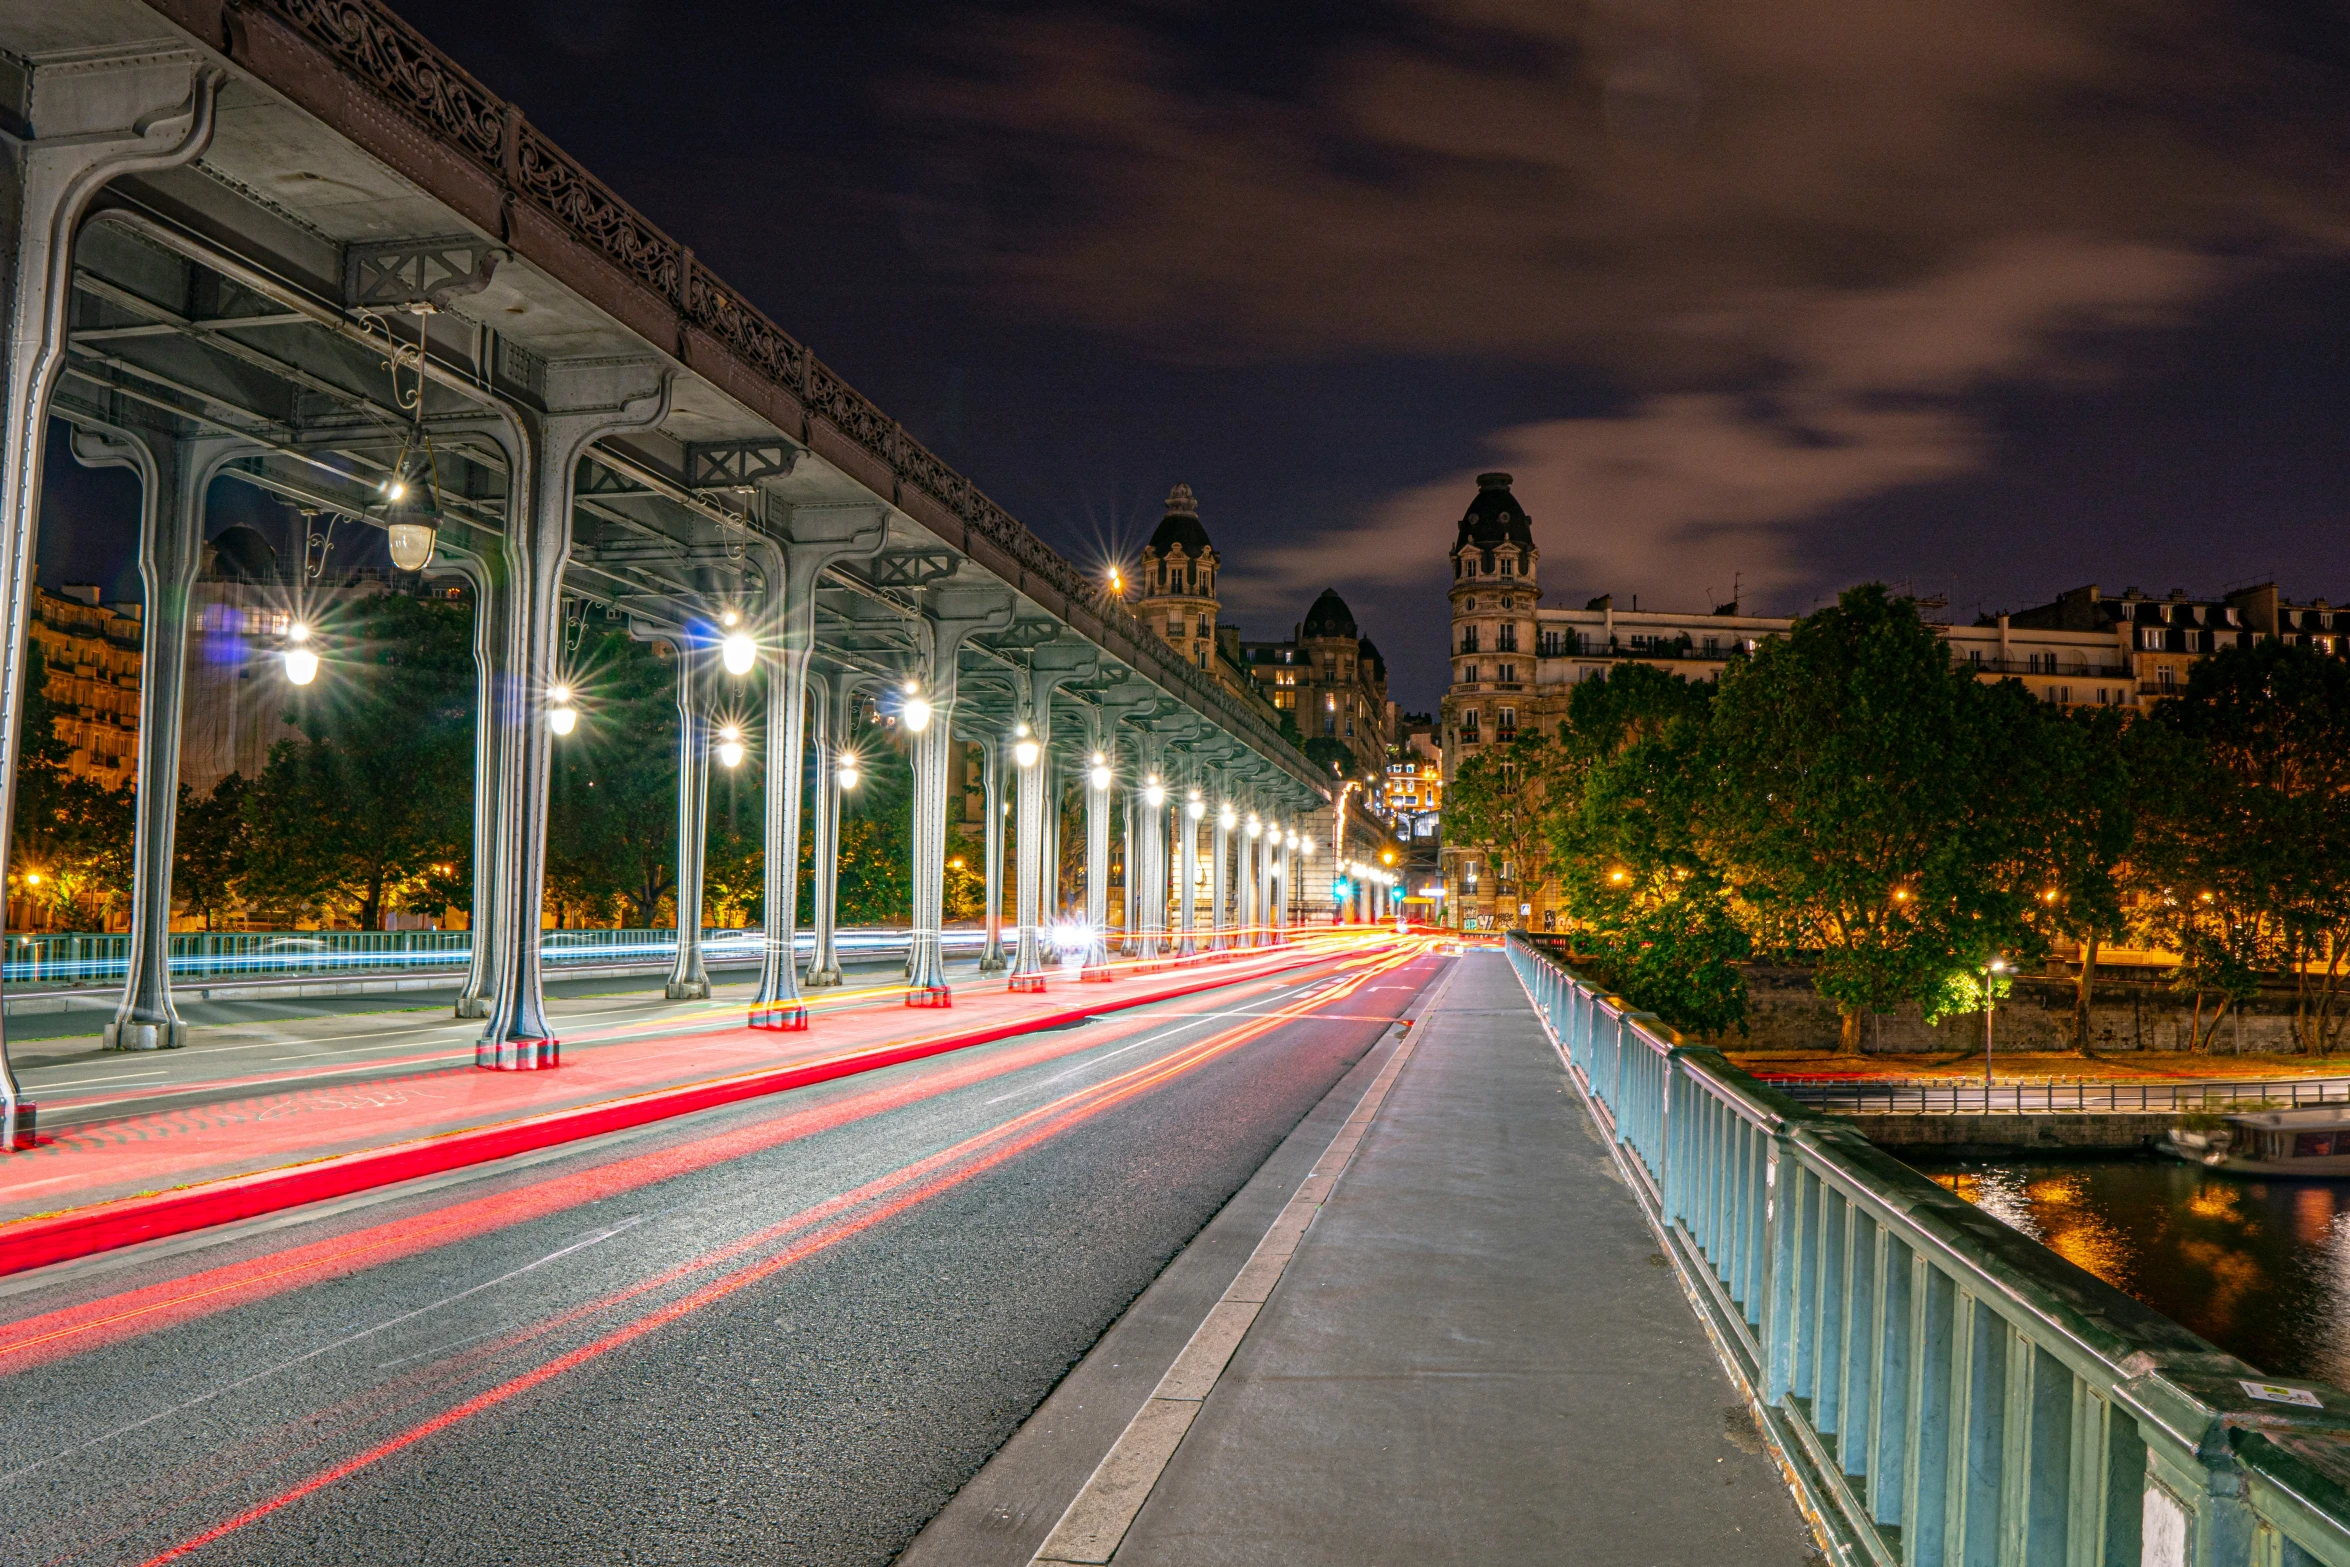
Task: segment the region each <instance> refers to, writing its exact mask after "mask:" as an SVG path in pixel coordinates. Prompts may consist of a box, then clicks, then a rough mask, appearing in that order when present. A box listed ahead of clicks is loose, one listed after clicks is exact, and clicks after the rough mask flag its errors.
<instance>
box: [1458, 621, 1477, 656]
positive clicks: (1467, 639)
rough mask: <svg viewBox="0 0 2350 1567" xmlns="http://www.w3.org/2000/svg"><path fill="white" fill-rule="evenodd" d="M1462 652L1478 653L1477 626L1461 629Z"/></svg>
mask: <svg viewBox="0 0 2350 1567" xmlns="http://www.w3.org/2000/svg"><path fill="white" fill-rule="evenodd" d="M1461 651H1462V652H1464V653H1474V652H1476V651H1477V628H1476V627H1475V626H1463V627H1462V628H1461Z"/></svg>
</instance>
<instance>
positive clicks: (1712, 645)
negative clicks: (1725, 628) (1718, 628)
mask: <svg viewBox="0 0 2350 1567" xmlns="http://www.w3.org/2000/svg"><path fill="white" fill-rule="evenodd" d="M1705 656H1706V657H1708V658H1719V657H1721V656H1722V639H1721V638H1720V637H1707V638H1706V639H1705Z"/></svg>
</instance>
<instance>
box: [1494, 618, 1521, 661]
mask: <svg viewBox="0 0 2350 1567" xmlns="http://www.w3.org/2000/svg"><path fill="white" fill-rule="evenodd" d="M1493 646H1494V650H1495V651H1496V652H1501V653H1515V652H1516V651H1517V650H1518V625H1517V622H1516V621H1511V622H1509V623H1508V624H1506V625H1504V626H1502V627H1501V628H1500V629H1499V630H1498V631H1496V632H1495V633H1494V635H1493Z"/></svg>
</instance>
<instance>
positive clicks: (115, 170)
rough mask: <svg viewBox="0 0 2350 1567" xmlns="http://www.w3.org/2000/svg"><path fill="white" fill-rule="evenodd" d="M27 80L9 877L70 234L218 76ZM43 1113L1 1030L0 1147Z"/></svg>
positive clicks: (11, 336)
mask: <svg viewBox="0 0 2350 1567" xmlns="http://www.w3.org/2000/svg"><path fill="white" fill-rule="evenodd" d="M18 82H19V83H20V84H21V85H18V86H17V91H18V92H19V93H21V98H20V99H19V100H18V101H15V102H12V103H10V104H9V106H8V107H9V109H10V110H11V119H12V120H14V121H15V122H16V128H14V129H12V130H11V131H10V132H9V133H7V134H0V202H5V203H6V204H7V207H8V209H9V211H8V214H7V221H6V222H5V224H0V233H5V234H7V235H9V236H10V238H11V239H12V240H13V243H12V244H10V245H9V246H8V247H7V249H6V250H5V252H0V268H4V269H5V277H4V279H0V281H4V283H5V297H6V300H7V315H6V317H5V320H4V321H0V329H4V330H5V334H6V335H5V338H4V339H0V353H4V355H5V359H4V361H0V377H5V379H4V380H0V529H4V530H5V534H4V535H0V877H4V876H5V873H6V870H7V860H6V855H7V843H8V837H9V827H10V825H11V823H12V821H13V819H14V813H15V808H16V766H17V762H18V760H19V755H20V750H21V743H20V740H19V737H18V731H19V729H21V728H22V725H23V714H24V699H25V691H24V665H25V637H26V633H27V630H28V628H29V625H30V623H31V619H32V607H33V558H32V557H33V537H34V524H35V520H36V518H37V516H38V514H39V507H40V493H41V458H42V454H43V451H44V449H45V447H46V445H47V436H48V420H49V405H50V401H51V398H52V397H53V395H54V394H55V392H56V389H57V377H58V372H59V371H60V370H61V369H62V368H63V367H64V364H65V335H66V334H65V327H66V308H67V305H68V304H69V303H70V301H71V298H72V276H73V262H74V236H75V233H76V231H77V230H78V229H79V228H80V225H81V220H82V215H83V214H84V213H85V212H87V211H88V210H89V205H90V198H91V197H92V196H94V195H95V194H97V192H98V190H99V189H100V188H101V187H102V186H104V185H105V184H106V182H107V181H109V180H111V179H114V178H116V177H117V176H119V175H124V174H136V173H144V172H150V171H154V170H160V169H169V168H176V167H178V166H179V165H181V164H184V163H187V162H189V161H191V160H193V159H195V158H197V157H200V156H202V154H203V152H204V150H205V149H206V148H207V147H209V146H210V145H211V142H212V131H213V125H214V116H215V111H216V109H217V105H218V91H219V86H220V77H219V74H218V73H217V72H216V71H215V70H214V69H213V68H212V67H211V66H209V65H206V64H204V63H203V62H202V61H201V60H200V59H198V58H197V57H196V56H194V55H193V54H171V53H162V54H158V53H155V52H150V51H141V52H139V53H136V54H133V55H127V56H122V57H118V58H116V59H114V60H111V61H104V62H80V61H77V62H75V63H74V64H72V65H49V66H40V67H36V68H35V69H34V71H33V72H32V74H31V76H30V77H29V78H19V79H18ZM36 84H37V85H38V87H39V92H38V95H37V96H36V94H35V92H34V91H33V89H34V87H35V85H36ZM27 121H29V122H30V123H29V124H26V123H25V122H27ZM167 923H168V921H167ZM34 1116H35V1109H34V1106H33V1105H32V1104H30V1103H29V1102H27V1101H26V1100H25V1098H24V1095H23V1092H22V1090H21V1088H20V1087H19V1085H18V1084H17V1081H16V1072H15V1069H14V1068H13V1067H12V1066H11V1065H10V1063H9V1060H8V1052H7V1045H6V1039H5V1035H4V1033H0V1149H8V1150H14V1149H18V1148H24V1147H29V1146H31V1144H32V1140H33V1135H34V1131H33V1123H34Z"/></svg>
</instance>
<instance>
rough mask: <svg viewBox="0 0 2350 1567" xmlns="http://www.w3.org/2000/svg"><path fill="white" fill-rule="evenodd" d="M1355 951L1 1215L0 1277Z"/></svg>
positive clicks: (1299, 954) (1099, 996)
mask: <svg viewBox="0 0 2350 1567" xmlns="http://www.w3.org/2000/svg"><path fill="white" fill-rule="evenodd" d="M1361 950H1362V949H1361V948H1360V947H1357V946H1354V945H1351V944H1350V945H1346V946H1339V947H1336V948H1335V949H1334V948H1333V947H1332V946H1330V945H1318V946H1316V947H1312V948H1305V947H1301V948H1298V949H1296V951H1295V952H1294V954H1293V955H1291V956H1288V957H1286V958H1285V959H1277V960H1275V961H1271V962H1258V963H1246V964H1234V965H1229V966H1218V967H1216V968H1213V969H1208V970H1199V971H1193V972H1192V973H1191V974H1189V975H1186V976H1185V979H1184V982H1182V983H1177V984H1171V985H1165V986H1157V987H1153V988H1151V989H1150V990H1148V991H1147V992H1138V993H1136V994H1133V995H1126V996H1120V995H1116V994H1115V993H1109V994H1105V993H1103V992H1102V991H1099V990H1093V991H1090V992H1089V993H1088V994H1087V996H1086V997H1085V1001H1084V1004H1083V1005H1072V1006H1068V1007H1061V1008H1054V1009H1051V1010H1048V1011H1040V1012H1028V1013H1023V1014H1022V1015H1020V1016H1018V1017H1015V1018H1008V1019H1000V1020H996V1021H992V1022H989V1023H985V1024H981V1025H978V1026H975V1027H971V1028H964V1029H948V1030H942V1031H940V1032H937V1033H932V1034H925V1035H922V1036H920V1037H918V1038H914V1039H908V1040H900V1041H891V1042H888V1043H883V1044H877V1045H871V1046H867V1047H864V1048H861V1049H856V1050H849V1051H844V1052H842V1053H840V1054H838V1055H832V1056H821V1057H817V1058H816V1059H813V1060H805V1059H803V1060H799V1061H794V1062H791V1063H788V1064H784V1065H778V1066H773V1067H763V1068H756V1069H754V1070H751V1071H748V1072H736V1073H730V1074H727V1075H725V1076H721V1077H714V1078H706V1079H703V1080H701V1081H699V1082H693V1083H683V1084H677V1085H674V1086H670V1087H664V1088H657V1089H651V1090H647V1091H645V1092H641V1093H635V1094H627V1095H622V1096H619V1097H616V1098H613V1099H607V1100H601V1101H598V1102H596V1103H592V1104H585V1105H575V1106H569V1107H566V1108H563V1109H559V1110H549V1111H544V1112H541V1113H538V1114H534V1115H526V1116H521V1117H517V1118H516V1119H514V1120H511V1121H501V1122H495V1123H492V1124H489V1125H484V1126H474V1127H466V1128H463V1129H460V1130H456V1131H449V1132H441V1133H436V1134H433V1135H430V1136H425V1137H418V1138H414V1139H410V1140H407V1141H402V1142H396V1143H389V1144H386V1145H384V1146H382V1147H379V1148H367V1149H360V1150H357V1151H354V1152H350V1153H344V1154H338V1155H334V1156H331V1157H327V1158H321V1159H315V1160H310V1161H307V1162H303V1163H297V1164H289V1165H281V1166H278V1167H276V1168H273V1169H268V1170H260V1171H255V1172H252V1173H250V1174H244V1175H236V1176H229V1177H226V1178H223V1179H220V1180H213V1181H205V1182H200V1183H197V1184H193V1185H190V1186H185V1187H178V1188H174V1189H172V1190H168V1191H158V1192H143V1193H140V1194H138V1195H136V1196H130V1197H122V1198H117V1199H114V1200H112V1201H108V1202H101V1203H93V1204H91V1205H89V1206H87V1207H82V1208H70V1209H66V1210H63V1211H61V1212H55V1213H48V1214H40V1215H36V1216H33V1217H30V1218H24V1219H18V1220H14V1221H12V1222H8V1223H5V1224H0V1276H5V1275H9V1274H15V1273H23V1272H26V1271H29V1270H31V1269H34V1268H41V1267H47V1266H50V1265H51V1264H54V1263H59V1262H69V1261H72V1260H73V1259H75V1258H78V1257H87V1256H93V1255H95V1254H97V1253H100V1252H107V1251H114V1250H119V1249H120V1248H122V1247H126V1246H136V1245H139V1244H141V1243H143V1242H146V1241H152V1240H161V1239H164V1238H166V1237H169V1236H174V1235H184V1234H188V1233H190V1232H192V1231H196V1230H203V1229H210V1228H213V1227H215V1226H218V1225H222V1224H233V1223H236V1222H238V1221H239V1220H243V1219H251V1218H257V1217H260V1216H262V1215H264V1214H269V1213H276V1212H280V1211H282V1210H284V1209H288V1208H298V1207H302V1206H304V1205H306V1204H309V1203H316V1202H326V1201H331V1200H333V1199H335V1198H338V1197H347V1196H350V1195H352V1194H354V1193H358V1192H363V1191H369V1190H372V1189H374V1188H377V1187H382V1186H390V1185H394V1184H397V1183H398V1182H401V1181H407V1180H414V1179H416V1178H418V1177H421V1176H428V1175H439V1174H443V1173H446V1172H448V1171H451V1170H459V1169H464V1168H467V1167H469V1166H472V1165H478V1164H487V1163H491V1162H493V1161H495V1160H499V1159H508V1158H512V1157H514V1156H515V1155H518V1154H525V1153H533V1152H536V1151H538V1150H540V1149H545V1148H552V1147H556V1146H559V1145H561V1144H564V1143H571V1142H579V1141H582V1140H584V1139H587V1138H591V1137H600V1136H602V1135H604V1134H606V1133H608V1132H618V1131H626V1130H628V1129H630V1128H632V1127H638V1126H645V1125H649V1124H651V1123H653V1122H656V1121H665V1120H670V1119H673V1118H675V1117H678V1116H684V1115H691V1114H694V1113H695V1112H697V1111H701V1110H712V1109H717V1108H719V1107H721V1106H724V1105H730V1104H738V1103H741V1102H743V1101H744V1100H749V1099H757V1098H762V1097H765V1096H767V1095H770V1094H779V1093H785V1092H788V1091H790V1090H792V1089H795V1088H806V1087H812V1086H814V1085H815V1084H818V1083H826V1082H833V1081H836V1080H838V1079H840V1078H845V1077H854V1076H857V1075H860V1074H862V1073H867V1072H878V1071H882V1070H884V1069H886V1068H888V1067H893V1066H899V1065H902V1064H904V1063H906V1062H910V1061H919V1060H922V1059H925V1058H926V1057H930V1056H936V1055H943V1054H945V1053H947V1052H949V1051H955V1050H968V1049H971V1048H974V1047H976V1046H979V1045H987V1044H994V1043H996V1042H997V1041H999V1040H1004V1039H1010V1038H1015V1037H1017V1036H1019V1035H1022V1034H1029V1033H1034V1032H1036V1031H1038V1030H1040V1029H1052V1028H1064V1027H1068V1026H1070V1025H1072V1024H1075V1023H1077V1022H1079V1021H1081V1020H1083V1019H1085V1018H1088V1017H1093V1016H1097V1015H1100V1014H1103V1013H1108V1012H1119V1011H1125V1010H1128V1009H1131V1008H1134V1007H1142V1006H1151V1005H1155V1004H1157V1003H1160V1002H1165V1001H1177V1000H1181V999H1182V998H1184V997H1186V996H1192V995H1197V994H1200V993H1201V992H1204V991H1209V990H1220V989H1223V988H1225V987H1226V986H1230V985H1234V984H1240V983H1243V982H1246V981H1249V980H1254V979H1259V978H1262V977H1264V976H1265V975H1268V974H1277V973H1284V972H1288V971H1290V970H1294V969H1299V968H1305V967H1310V966H1312V965H1314V964H1317V963H1324V962H1328V961H1330V960H1332V959H1334V958H1341V957H1346V956H1350V955H1355V954H1357V953H1359V952H1360V951H1361Z"/></svg>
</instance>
